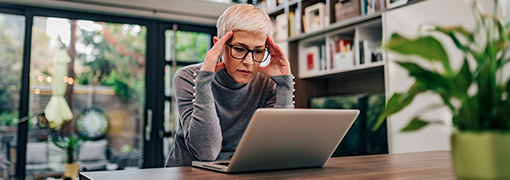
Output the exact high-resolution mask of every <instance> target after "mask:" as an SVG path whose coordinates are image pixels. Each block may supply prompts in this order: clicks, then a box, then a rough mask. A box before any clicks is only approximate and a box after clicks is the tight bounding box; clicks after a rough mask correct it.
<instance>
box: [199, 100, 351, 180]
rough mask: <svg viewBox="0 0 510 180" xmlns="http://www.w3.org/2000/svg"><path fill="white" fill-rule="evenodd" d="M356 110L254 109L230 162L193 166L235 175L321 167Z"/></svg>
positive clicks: (343, 133)
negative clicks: (249, 172)
mask: <svg viewBox="0 0 510 180" xmlns="http://www.w3.org/2000/svg"><path fill="white" fill-rule="evenodd" d="M358 114H359V110H345V109H335V110H333V109H278V108H267V109H265V108H262V109H257V110H256V111H255V113H254V114H253V116H252V118H251V121H250V123H249V124H248V127H247V128H246V131H245V132H244V134H243V137H242V138H241V141H240V142H239V145H238V146H237V149H236V151H235V153H234V155H233V156H232V159H231V160H223V161H193V162H192V166H194V167H199V168H204V169H209V170H214V171H220V172H224V173H238V172H248V171H265V170H278V169H293V168H308V167H322V166H324V164H326V162H327V161H328V160H329V158H330V157H331V155H332V154H333V152H334V151H335V149H336V147H338V145H339V144H340V141H342V139H343V137H344V136H345V134H346V133H347V131H348V130H349V128H350V127H351V125H352V124H353V122H354V120H355V119H356V117H358Z"/></svg>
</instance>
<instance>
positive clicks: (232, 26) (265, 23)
mask: <svg viewBox="0 0 510 180" xmlns="http://www.w3.org/2000/svg"><path fill="white" fill-rule="evenodd" d="M216 28H218V37H223V35H225V34H226V33H227V32H229V31H239V30H242V31H248V32H254V33H259V32H266V33H267V36H268V37H271V38H272V37H273V23H271V19H270V18H269V16H268V15H267V13H266V12H264V10H262V8H259V7H254V6H253V5H251V4H239V5H235V6H231V7H229V8H228V9H227V10H225V12H223V14H221V16H220V17H219V18H218V21H217V22H216Z"/></svg>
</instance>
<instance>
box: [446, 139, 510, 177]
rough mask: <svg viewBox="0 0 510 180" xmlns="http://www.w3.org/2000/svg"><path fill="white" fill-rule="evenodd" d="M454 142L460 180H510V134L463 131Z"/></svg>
mask: <svg viewBox="0 0 510 180" xmlns="http://www.w3.org/2000/svg"><path fill="white" fill-rule="evenodd" d="M451 140H452V141H451V143H452V144H451V145H452V160H453V169H454V171H455V175H456V176H457V178H458V179H459V180H471V179H510V133H500V132H480V133H474V132H461V133H455V134H452V136H451Z"/></svg>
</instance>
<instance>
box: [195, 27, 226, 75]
mask: <svg viewBox="0 0 510 180" xmlns="http://www.w3.org/2000/svg"><path fill="white" fill-rule="evenodd" d="M233 35H234V32H232V31H229V32H227V34H225V35H224V36H223V37H222V38H221V39H220V40H219V41H218V37H214V40H213V41H215V42H214V45H213V47H212V48H211V49H210V50H209V51H207V54H206V55H205V60H204V64H203V65H202V68H201V69H200V70H202V71H209V72H214V73H216V72H218V71H219V70H221V69H223V68H225V64H224V63H223V62H221V63H219V64H216V62H217V61H218V58H219V56H220V55H221V53H222V51H223V47H224V46H225V43H226V42H227V41H228V40H230V38H232V36H233Z"/></svg>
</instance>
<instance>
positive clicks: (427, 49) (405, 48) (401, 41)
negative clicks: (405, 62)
mask: <svg viewBox="0 0 510 180" xmlns="http://www.w3.org/2000/svg"><path fill="white" fill-rule="evenodd" d="M386 47H387V48H388V49H390V50H392V51H395V52H398V53H400V54H404V55H418V56H421V57H423V58H425V59H428V60H430V61H439V62H442V63H443V65H444V66H445V68H446V70H447V71H449V70H450V62H449V60H448V55H447V54H446V51H445V50H444V48H443V45H441V43H440V42H439V41H438V40H437V39H436V38H434V37H432V36H424V37H419V38H418V39H415V40H409V39H407V38H405V37H403V36H401V35H399V34H393V35H392V36H391V38H390V40H389V41H388V44H387V45H386Z"/></svg>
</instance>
